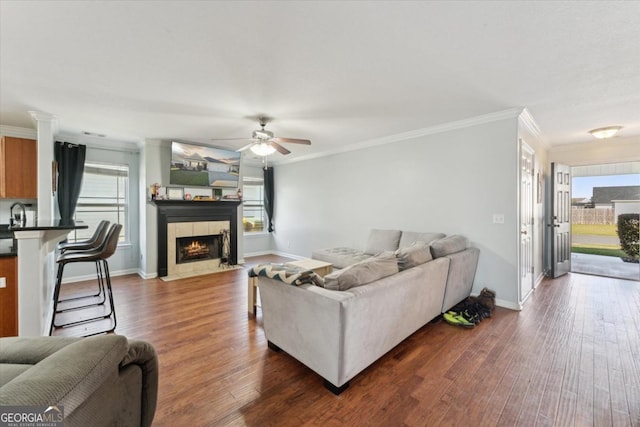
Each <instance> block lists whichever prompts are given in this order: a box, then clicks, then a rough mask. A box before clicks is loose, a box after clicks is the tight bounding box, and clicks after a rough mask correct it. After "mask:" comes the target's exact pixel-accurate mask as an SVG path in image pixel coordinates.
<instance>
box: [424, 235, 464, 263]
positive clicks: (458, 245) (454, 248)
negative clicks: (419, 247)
mask: <svg viewBox="0 0 640 427" xmlns="http://www.w3.org/2000/svg"><path fill="white" fill-rule="evenodd" d="M468 246H469V239H467V238H466V237H464V236H460V235H453V236H448V237H445V238H443V239H438V240H436V241H434V242H431V254H432V255H433V257H434V258H439V257H442V256H447V255H451V254H455V253H457V252H461V251H464V250H465V249H467V247H468Z"/></svg>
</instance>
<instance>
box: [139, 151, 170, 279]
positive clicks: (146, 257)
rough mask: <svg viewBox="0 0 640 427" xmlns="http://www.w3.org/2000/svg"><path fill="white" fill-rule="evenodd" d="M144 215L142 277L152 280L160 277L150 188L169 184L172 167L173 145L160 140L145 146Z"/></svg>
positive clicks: (155, 214) (156, 220)
mask: <svg viewBox="0 0 640 427" xmlns="http://www.w3.org/2000/svg"><path fill="white" fill-rule="evenodd" d="M143 151H144V154H143V159H144V173H143V175H144V184H142V186H143V187H144V188H145V190H146V191H145V194H144V195H142V197H144V205H145V209H144V215H145V220H144V222H145V224H146V226H145V229H144V230H142V229H141V230H140V232H141V233H146V235H145V243H146V244H145V246H144V247H143V251H142V262H141V267H140V275H141V276H142V277H144V278H147V279H148V278H152V277H156V276H157V275H158V214H157V208H156V205H155V204H153V203H152V202H150V201H149V198H150V190H149V189H150V187H151V185H153V184H154V183H159V184H164V185H166V184H168V183H169V166H170V165H171V143H170V142H167V141H161V140H158V139H148V140H146V141H145V146H144V149H143Z"/></svg>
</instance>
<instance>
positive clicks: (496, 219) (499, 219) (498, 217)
mask: <svg viewBox="0 0 640 427" xmlns="http://www.w3.org/2000/svg"><path fill="white" fill-rule="evenodd" d="M493 223H494V224H504V214H493Z"/></svg>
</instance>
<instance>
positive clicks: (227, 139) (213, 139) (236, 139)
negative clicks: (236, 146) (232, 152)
mask: <svg viewBox="0 0 640 427" xmlns="http://www.w3.org/2000/svg"><path fill="white" fill-rule="evenodd" d="M211 140H212V141H252V139H251V138H211Z"/></svg>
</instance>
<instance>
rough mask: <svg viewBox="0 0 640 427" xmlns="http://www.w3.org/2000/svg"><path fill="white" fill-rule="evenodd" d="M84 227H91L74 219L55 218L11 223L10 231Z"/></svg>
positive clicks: (76, 228)
mask: <svg viewBox="0 0 640 427" xmlns="http://www.w3.org/2000/svg"><path fill="white" fill-rule="evenodd" d="M82 228H89V226H88V225H86V224H84V223H77V224H76V223H75V222H73V221H71V222H69V221H67V222H64V223H63V222H61V221H60V220H58V219H54V220H50V219H47V220H43V221H41V220H38V221H36V222H35V223H27V224H26V225H24V226H22V225H10V226H9V231H14V232H16V231H51V230H69V231H71V230H78V229H82Z"/></svg>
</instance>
